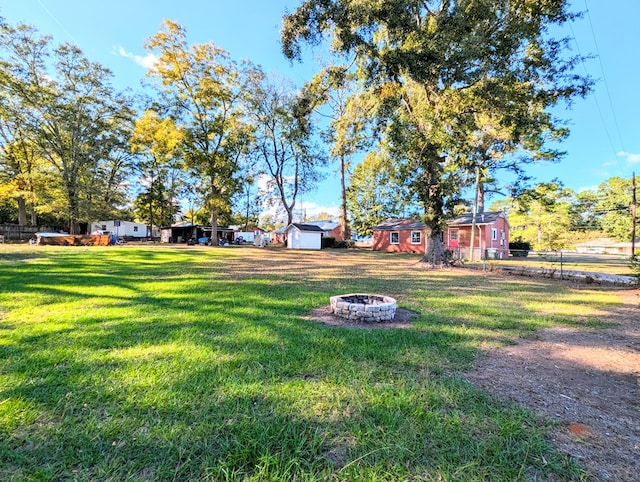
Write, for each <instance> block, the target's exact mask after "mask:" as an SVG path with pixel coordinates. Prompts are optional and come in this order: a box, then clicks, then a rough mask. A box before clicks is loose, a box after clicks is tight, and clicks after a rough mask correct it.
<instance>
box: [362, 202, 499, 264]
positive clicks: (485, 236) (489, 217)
mask: <svg viewBox="0 0 640 482" xmlns="http://www.w3.org/2000/svg"><path fill="white" fill-rule="evenodd" d="M447 224H448V228H447V230H446V231H445V232H444V233H443V239H442V243H443V247H444V248H445V249H450V250H452V251H455V252H456V253H457V256H459V257H461V258H469V257H470V256H469V254H470V246H471V242H470V241H471V224H472V215H471V214H470V213H469V214H464V215H462V216H459V217H457V218H455V219H453V220H451V221H449V222H448V223H447ZM425 245H426V226H425V224H424V223H422V222H420V221H416V220H414V219H399V218H390V219H386V220H385V221H383V222H382V223H380V224H378V225H377V226H376V227H375V228H373V250H374V251H386V252H388V253H416V254H424V252H425ZM473 245H474V259H486V258H490V259H495V258H499V259H501V258H506V257H507V256H508V255H509V223H508V222H507V219H506V216H505V214H504V213H502V212H484V213H479V214H477V215H476V230H475V240H474V243H473Z"/></svg>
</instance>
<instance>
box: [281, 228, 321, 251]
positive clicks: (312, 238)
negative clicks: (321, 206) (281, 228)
mask: <svg viewBox="0 0 640 482" xmlns="http://www.w3.org/2000/svg"><path fill="white" fill-rule="evenodd" d="M322 232H323V231H322V229H321V228H319V227H318V226H313V225H311V224H302V223H293V224H290V225H289V226H287V229H286V230H285V235H286V237H287V248H290V249H321V248H322Z"/></svg>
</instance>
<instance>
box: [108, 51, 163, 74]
mask: <svg viewBox="0 0 640 482" xmlns="http://www.w3.org/2000/svg"><path fill="white" fill-rule="evenodd" d="M115 50H116V52H115V53H116V54H117V55H120V56H121V57H124V58H126V59H131V60H133V61H134V62H135V63H136V64H138V65H139V66H141V67H144V68H145V69H153V68H154V67H155V65H156V63H157V62H158V58H157V57H156V56H155V55H153V54H152V53H148V54H147V55H145V56H144V57H142V56H140V55H136V54H133V53H131V52H127V51H126V50H125V49H124V47H118V48H117V49H115Z"/></svg>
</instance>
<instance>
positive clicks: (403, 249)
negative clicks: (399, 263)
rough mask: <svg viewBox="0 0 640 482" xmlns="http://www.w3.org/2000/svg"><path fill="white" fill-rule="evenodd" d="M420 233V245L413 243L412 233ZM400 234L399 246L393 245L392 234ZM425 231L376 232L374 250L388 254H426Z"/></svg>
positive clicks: (374, 233)
mask: <svg viewBox="0 0 640 482" xmlns="http://www.w3.org/2000/svg"><path fill="white" fill-rule="evenodd" d="M413 231H419V232H420V244H412V243H411V233H412V232H413ZM392 232H397V233H398V240H399V243H398V244H391V233H392ZM424 245H425V238H424V230H416V229H413V230H411V229H401V230H398V231H374V232H373V250H374V251H386V252H387V253H419V254H424Z"/></svg>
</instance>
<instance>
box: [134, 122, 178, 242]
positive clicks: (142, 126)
mask: <svg viewBox="0 0 640 482" xmlns="http://www.w3.org/2000/svg"><path fill="white" fill-rule="evenodd" d="M183 138H184V135H183V132H182V131H181V130H180V129H178V128H177V126H176V124H175V122H174V120H173V119H172V118H170V117H165V118H161V117H160V116H159V115H158V113H157V112H156V111H155V110H152V109H147V110H146V111H145V113H144V114H143V115H142V116H141V117H140V118H138V119H137V120H136V123H135V128H134V132H133V136H132V138H131V150H132V151H133V152H134V153H137V154H139V155H140V156H141V157H140V159H139V161H138V163H137V168H138V171H139V173H140V178H141V179H140V180H141V183H142V184H143V185H145V186H146V189H145V190H144V192H142V193H140V194H139V195H138V198H137V206H138V208H137V211H138V213H139V216H140V219H145V220H146V221H147V224H148V225H149V231H148V235H149V236H153V226H154V224H156V223H157V224H158V225H161V226H162V225H169V224H171V222H172V220H173V216H174V215H175V214H176V213H177V212H178V207H177V206H178V199H177V198H178V194H179V190H180V188H181V187H182V185H183V180H182V176H181V173H182V170H183V167H184V166H183V162H182V159H181V158H180V154H181V152H180V147H181V144H182V141H183ZM145 203H146V205H145Z"/></svg>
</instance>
